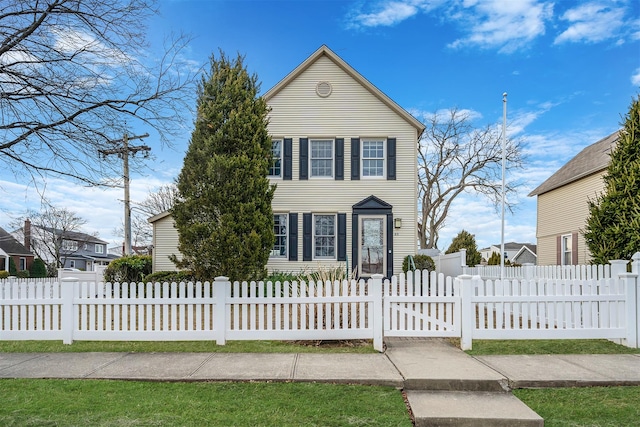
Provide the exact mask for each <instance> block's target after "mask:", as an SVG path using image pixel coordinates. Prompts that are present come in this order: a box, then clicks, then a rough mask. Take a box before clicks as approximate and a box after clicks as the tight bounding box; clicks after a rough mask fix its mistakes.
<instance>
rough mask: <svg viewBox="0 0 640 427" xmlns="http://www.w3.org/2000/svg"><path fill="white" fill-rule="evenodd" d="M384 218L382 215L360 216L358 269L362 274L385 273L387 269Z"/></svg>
mask: <svg viewBox="0 0 640 427" xmlns="http://www.w3.org/2000/svg"><path fill="white" fill-rule="evenodd" d="M386 220H387V218H386V216H384V215H376V216H360V259H359V260H358V271H359V272H360V275H362V276H371V275H372V274H385V272H386V271H387V257H386V256H385V253H386V244H385V242H386V241H387V236H386V229H387V227H386V224H385V222H386Z"/></svg>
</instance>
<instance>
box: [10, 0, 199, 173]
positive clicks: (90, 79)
mask: <svg viewBox="0 0 640 427" xmlns="http://www.w3.org/2000/svg"><path fill="white" fill-rule="evenodd" d="M154 13H156V10H155V2H154V0H127V1H124V2H120V1H116V2H113V1H109V0H50V1H48V2H34V1H31V0H14V1H10V2H2V4H1V5H0V42H1V44H0V163H4V165H5V166H4V167H5V168H6V169H7V170H11V171H13V172H14V173H16V174H20V173H24V172H26V173H29V174H32V175H33V174H34V173H43V174H50V173H54V174H58V175H62V176H66V177H72V178H75V179H78V180H80V181H83V182H85V183H89V184H94V185H97V184H100V183H101V182H102V178H103V177H104V176H107V175H112V174H113V171H114V168H115V167H116V165H115V164H113V163H107V162H106V161H101V160H100V159H99V157H98V152H97V151H98V149H99V148H103V147H104V146H105V145H106V144H107V143H108V141H110V140H112V139H115V138H118V137H120V136H121V135H122V134H123V132H124V131H126V130H127V127H131V126H136V125H144V126H149V127H151V128H153V129H155V131H156V132H157V133H158V135H159V136H160V138H161V140H162V142H163V143H164V144H167V145H171V141H172V140H173V137H175V136H176V135H177V134H179V133H180V132H181V130H182V128H181V127H182V125H183V123H185V121H186V117H185V114H188V112H189V111H190V107H191V102H190V101H189V100H190V97H195V76H196V74H197V72H198V70H193V69H192V67H191V66H190V64H187V63H185V61H184V60H183V59H182V51H183V50H184V48H185V47H186V46H187V44H188V43H189V42H190V39H189V38H188V37H187V36H184V35H178V36H176V37H173V38H171V39H169V40H168V43H166V45H165V46H163V52H162V53H161V54H160V55H159V56H157V55H154V54H153V53H152V52H151V51H150V50H149V47H148V46H147V43H146V38H145V32H146V27H145V25H144V22H145V20H146V19H147V18H148V17H149V16H151V15H153V14H154Z"/></svg>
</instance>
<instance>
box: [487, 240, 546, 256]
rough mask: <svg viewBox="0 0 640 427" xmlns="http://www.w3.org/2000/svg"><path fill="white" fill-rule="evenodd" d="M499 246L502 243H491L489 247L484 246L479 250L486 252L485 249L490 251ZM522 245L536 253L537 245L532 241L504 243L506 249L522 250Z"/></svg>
mask: <svg viewBox="0 0 640 427" xmlns="http://www.w3.org/2000/svg"><path fill="white" fill-rule="evenodd" d="M494 247H495V248H499V247H500V243H498V244H497V245H491V246H490V247H488V248H483V249H480V251H479V252H484V251H489V250H491V248H494ZM522 247H527V248H528V249H529V250H530V251H531V252H532V253H533V254H535V253H536V245H532V244H531V243H516V242H505V243H504V250H505V251H520V250H522Z"/></svg>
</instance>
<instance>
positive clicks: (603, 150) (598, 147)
mask: <svg viewBox="0 0 640 427" xmlns="http://www.w3.org/2000/svg"><path fill="white" fill-rule="evenodd" d="M618 135H619V131H616V132H614V133H612V134H611V135H609V136H607V137H606V138H603V139H601V140H600V141H598V142H596V143H594V144H591V145H589V146H588V147H586V148H585V149H583V150H582V151H580V152H579V153H578V154H577V155H576V156H575V157H574V158H573V159H571V160H569V162H568V163H567V164H565V165H564V166H562V167H561V168H560V169H558V171H557V172H556V173H554V174H553V175H551V177H549V178H548V179H547V180H546V181H544V182H543V183H542V184H540V185H539V186H538V187H537V188H536V189H535V190H533V191H532V192H531V193H529V197H531V196H539V195H540V194H544V193H547V192H549V191H551V190H555V189H556V188H559V187H562V186H564V185H567V184H570V183H572V182H574V181H577V180H579V179H581V178H584V177H586V176H589V175H592V174H594V173H597V172H600V171H602V170H604V169H606V168H607V166H608V165H609V161H610V153H611V150H612V149H613V147H614V146H615V143H616V142H617V141H618Z"/></svg>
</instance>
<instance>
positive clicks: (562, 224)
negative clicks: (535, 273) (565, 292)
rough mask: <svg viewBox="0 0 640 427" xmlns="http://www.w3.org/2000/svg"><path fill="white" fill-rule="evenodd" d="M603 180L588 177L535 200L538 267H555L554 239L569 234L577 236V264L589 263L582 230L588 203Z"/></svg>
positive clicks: (595, 175)
mask: <svg viewBox="0 0 640 427" xmlns="http://www.w3.org/2000/svg"><path fill="white" fill-rule="evenodd" d="M602 176H603V173H598V174H594V175H590V176H588V177H585V178H583V179H580V180H578V181H576V182H573V183H571V184H567V185H565V186H562V187H560V188H557V189H555V190H552V191H549V192H547V193H544V194H541V195H539V196H538V225H537V234H536V237H537V240H538V241H537V252H538V265H555V264H557V255H556V251H557V237H558V236H562V235H565V234H570V233H578V264H587V263H588V262H589V261H590V259H591V257H590V255H589V250H588V249H587V246H586V244H585V241H584V237H583V234H582V230H583V229H584V226H585V223H586V220H587V217H588V216H589V205H588V201H589V199H591V200H594V199H595V198H596V197H597V196H598V195H599V194H600V193H601V192H602V190H603V188H604V183H603V181H602Z"/></svg>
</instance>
